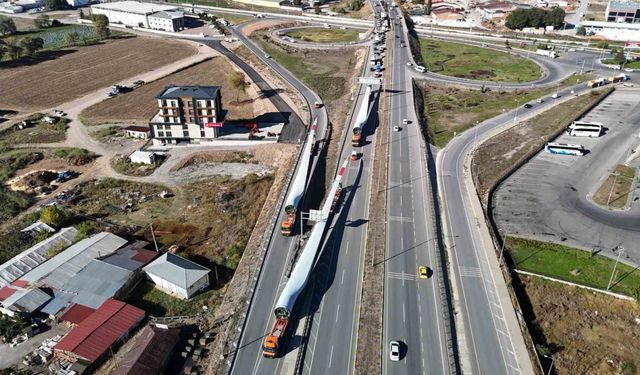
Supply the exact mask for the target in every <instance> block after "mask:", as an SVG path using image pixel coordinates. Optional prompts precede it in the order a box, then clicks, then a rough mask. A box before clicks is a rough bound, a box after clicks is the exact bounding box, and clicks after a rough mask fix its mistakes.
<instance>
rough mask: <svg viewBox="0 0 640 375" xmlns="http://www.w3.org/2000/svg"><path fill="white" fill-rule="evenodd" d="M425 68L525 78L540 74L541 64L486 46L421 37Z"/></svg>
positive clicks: (473, 76) (516, 79)
mask: <svg viewBox="0 0 640 375" xmlns="http://www.w3.org/2000/svg"><path fill="white" fill-rule="evenodd" d="M420 48H421V53H422V58H423V62H424V64H425V66H426V67H427V69H428V70H430V71H432V72H435V73H439V74H444V75H447V76H453V77H460V78H467V79H476V80H483V81H493V82H525V81H533V80H535V79H538V78H540V77H541V76H542V70H541V69H540V67H539V66H538V65H537V64H536V63H534V62H533V61H530V60H528V59H525V58H523V57H519V56H515V55H511V54H508V53H506V52H500V51H496V50H492V49H488V48H481V47H475V46H469V45H466V44H460V43H452V42H445V41H440V40H433V39H430V40H427V39H420Z"/></svg>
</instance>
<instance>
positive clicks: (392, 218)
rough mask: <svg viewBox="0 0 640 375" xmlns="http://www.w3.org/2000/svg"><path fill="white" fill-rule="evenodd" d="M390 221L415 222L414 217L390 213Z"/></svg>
mask: <svg viewBox="0 0 640 375" xmlns="http://www.w3.org/2000/svg"><path fill="white" fill-rule="evenodd" d="M389 221H399V222H401V223H413V219H411V218H409V217H404V216H391V215H389Z"/></svg>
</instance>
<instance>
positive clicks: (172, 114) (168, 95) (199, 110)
mask: <svg viewBox="0 0 640 375" xmlns="http://www.w3.org/2000/svg"><path fill="white" fill-rule="evenodd" d="M156 100H157V102H158V112H157V113H156V115H155V116H154V117H153V118H152V119H151V121H150V122H149V128H150V130H151V137H152V138H153V143H154V145H166V144H178V143H203V142H206V141H211V140H214V139H216V138H217V137H219V136H220V133H221V128H222V126H223V125H224V119H223V118H222V117H223V111H222V94H221V93H220V87H218V86H167V87H166V88H164V89H163V90H162V91H161V92H160V93H159V94H158V95H157V96H156Z"/></svg>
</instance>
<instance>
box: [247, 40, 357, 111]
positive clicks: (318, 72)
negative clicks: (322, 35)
mask: <svg viewBox="0 0 640 375" xmlns="http://www.w3.org/2000/svg"><path fill="white" fill-rule="evenodd" d="M254 40H255V41H256V42H257V43H259V44H260V47H261V48H262V49H263V50H264V51H265V52H266V53H268V54H269V55H271V57H272V58H274V59H276V60H277V61H278V62H279V63H280V64H282V65H283V66H284V67H285V68H287V69H288V70H289V71H290V72H291V73H293V75H295V76H296V77H298V78H299V79H301V80H302V81H303V82H304V83H305V84H307V85H309V87H310V88H311V89H313V90H314V91H316V92H317V93H318V94H320V96H321V97H322V99H323V100H324V102H325V104H327V103H330V102H332V101H333V100H336V99H338V98H340V97H342V96H343V95H344V93H345V92H346V91H347V90H348V86H347V80H346V78H345V77H344V76H338V75H336V74H341V67H340V66H338V64H342V63H346V62H347V61H339V62H338V61H335V56H331V58H332V60H334V61H332V60H331V59H330V58H329V57H330V56H327V58H325V59H321V60H318V59H317V58H309V57H308V56H312V55H313V56H316V55H317V54H323V53H324V52H310V53H308V54H306V55H305V54H301V53H290V52H287V51H285V50H283V49H281V48H279V47H276V46H274V45H273V44H270V43H268V42H266V41H264V40H263V39H262V38H255V39H254ZM318 57H320V56H318ZM351 60H352V61H351ZM351 60H350V62H351V64H350V65H351V66H353V65H354V64H355V63H356V61H355V58H351Z"/></svg>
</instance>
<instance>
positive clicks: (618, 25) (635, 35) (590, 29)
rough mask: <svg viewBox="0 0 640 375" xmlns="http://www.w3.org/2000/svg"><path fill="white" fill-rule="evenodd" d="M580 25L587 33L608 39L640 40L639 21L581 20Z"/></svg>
mask: <svg viewBox="0 0 640 375" xmlns="http://www.w3.org/2000/svg"><path fill="white" fill-rule="evenodd" d="M580 25H581V26H583V27H584V30H585V31H586V33H587V34H591V33H593V35H597V36H599V37H602V38H605V39H609V40H619V41H629V40H640V23H626V22H600V21H582V22H581V23H580Z"/></svg>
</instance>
